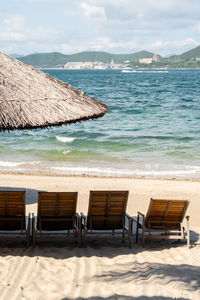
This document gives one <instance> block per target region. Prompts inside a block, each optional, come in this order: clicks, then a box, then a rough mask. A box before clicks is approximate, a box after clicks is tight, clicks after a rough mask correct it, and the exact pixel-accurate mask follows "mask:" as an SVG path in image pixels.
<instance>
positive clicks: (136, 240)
mask: <svg viewBox="0 0 200 300" xmlns="http://www.w3.org/2000/svg"><path fill="white" fill-rule="evenodd" d="M138 224H139V215H138V216H137V225H136V239H135V242H136V243H138V229H139V228H138Z"/></svg>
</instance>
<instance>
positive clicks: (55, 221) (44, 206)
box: [32, 192, 81, 245]
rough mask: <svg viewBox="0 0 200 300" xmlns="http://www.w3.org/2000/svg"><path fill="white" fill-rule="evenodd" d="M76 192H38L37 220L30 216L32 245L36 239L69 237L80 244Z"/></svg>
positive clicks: (65, 238)
mask: <svg viewBox="0 0 200 300" xmlns="http://www.w3.org/2000/svg"><path fill="white" fill-rule="evenodd" d="M77 196H78V193H77V192H39V193H38V213H37V220H36V217H35V216H34V215H33V217H32V237H33V245H35V242H36V241H37V240H47V239H48V240H50V239H54V240H56V239H57V240H58V239H59V240H60V239H64V240H67V239H71V240H75V241H79V242H80V244H81V230H80V225H81V224H80V221H81V219H80V218H79V215H78V214H77V213H76V205H77Z"/></svg>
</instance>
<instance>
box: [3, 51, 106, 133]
mask: <svg viewBox="0 0 200 300" xmlns="http://www.w3.org/2000/svg"><path fill="white" fill-rule="evenodd" d="M107 110H108V107H107V105H105V104H103V103H101V102H99V101H97V100H96V99H94V98H92V97H90V96H88V95H86V94H84V93H83V92H81V91H79V90H77V89H75V88H74V87H72V86H71V85H69V84H67V83H64V82H62V81H60V80H58V79H56V78H54V77H52V76H50V75H48V74H45V73H44V72H41V71H40V70H37V69H35V68H33V67H31V66H28V65H25V64H24V63H22V62H20V61H18V60H16V59H14V58H11V57H9V56H7V55H6V54H3V53H1V52H0V130H1V131H3V130H12V129H29V128H42V127H47V126H58V125H62V124H66V123H75V122H77V121H78V122H80V121H82V120H88V119H94V118H99V117H102V116H103V115H104V114H105V113H106V112H107Z"/></svg>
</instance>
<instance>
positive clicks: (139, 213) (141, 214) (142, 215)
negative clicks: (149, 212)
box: [137, 211, 145, 218]
mask: <svg viewBox="0 0 200 300" xmlns="http://www.w3.org/2000/svg"><path fill="white" fill-rule="evenodd" d="M137 214H138V215H139V216H141V217H142V218H145V215H144V214H143V213H141V212H140V211H138V212H137Z"/></svg>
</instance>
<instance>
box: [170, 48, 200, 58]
mask: <svg viewBox="0 0 200 300" xmlns="http://www.w3.org/2000/svg"><path fill="white" fill-rule="evenodd" d="M197 57H200V46H198V47H196V48H194V49H191V50H189V51H186V52H184V53H182V54H180V55H173V56H170V57H169V59H173V60H174V59H181V60H182V59H184V60H188V59H192V58H197Z"/></svg>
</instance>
